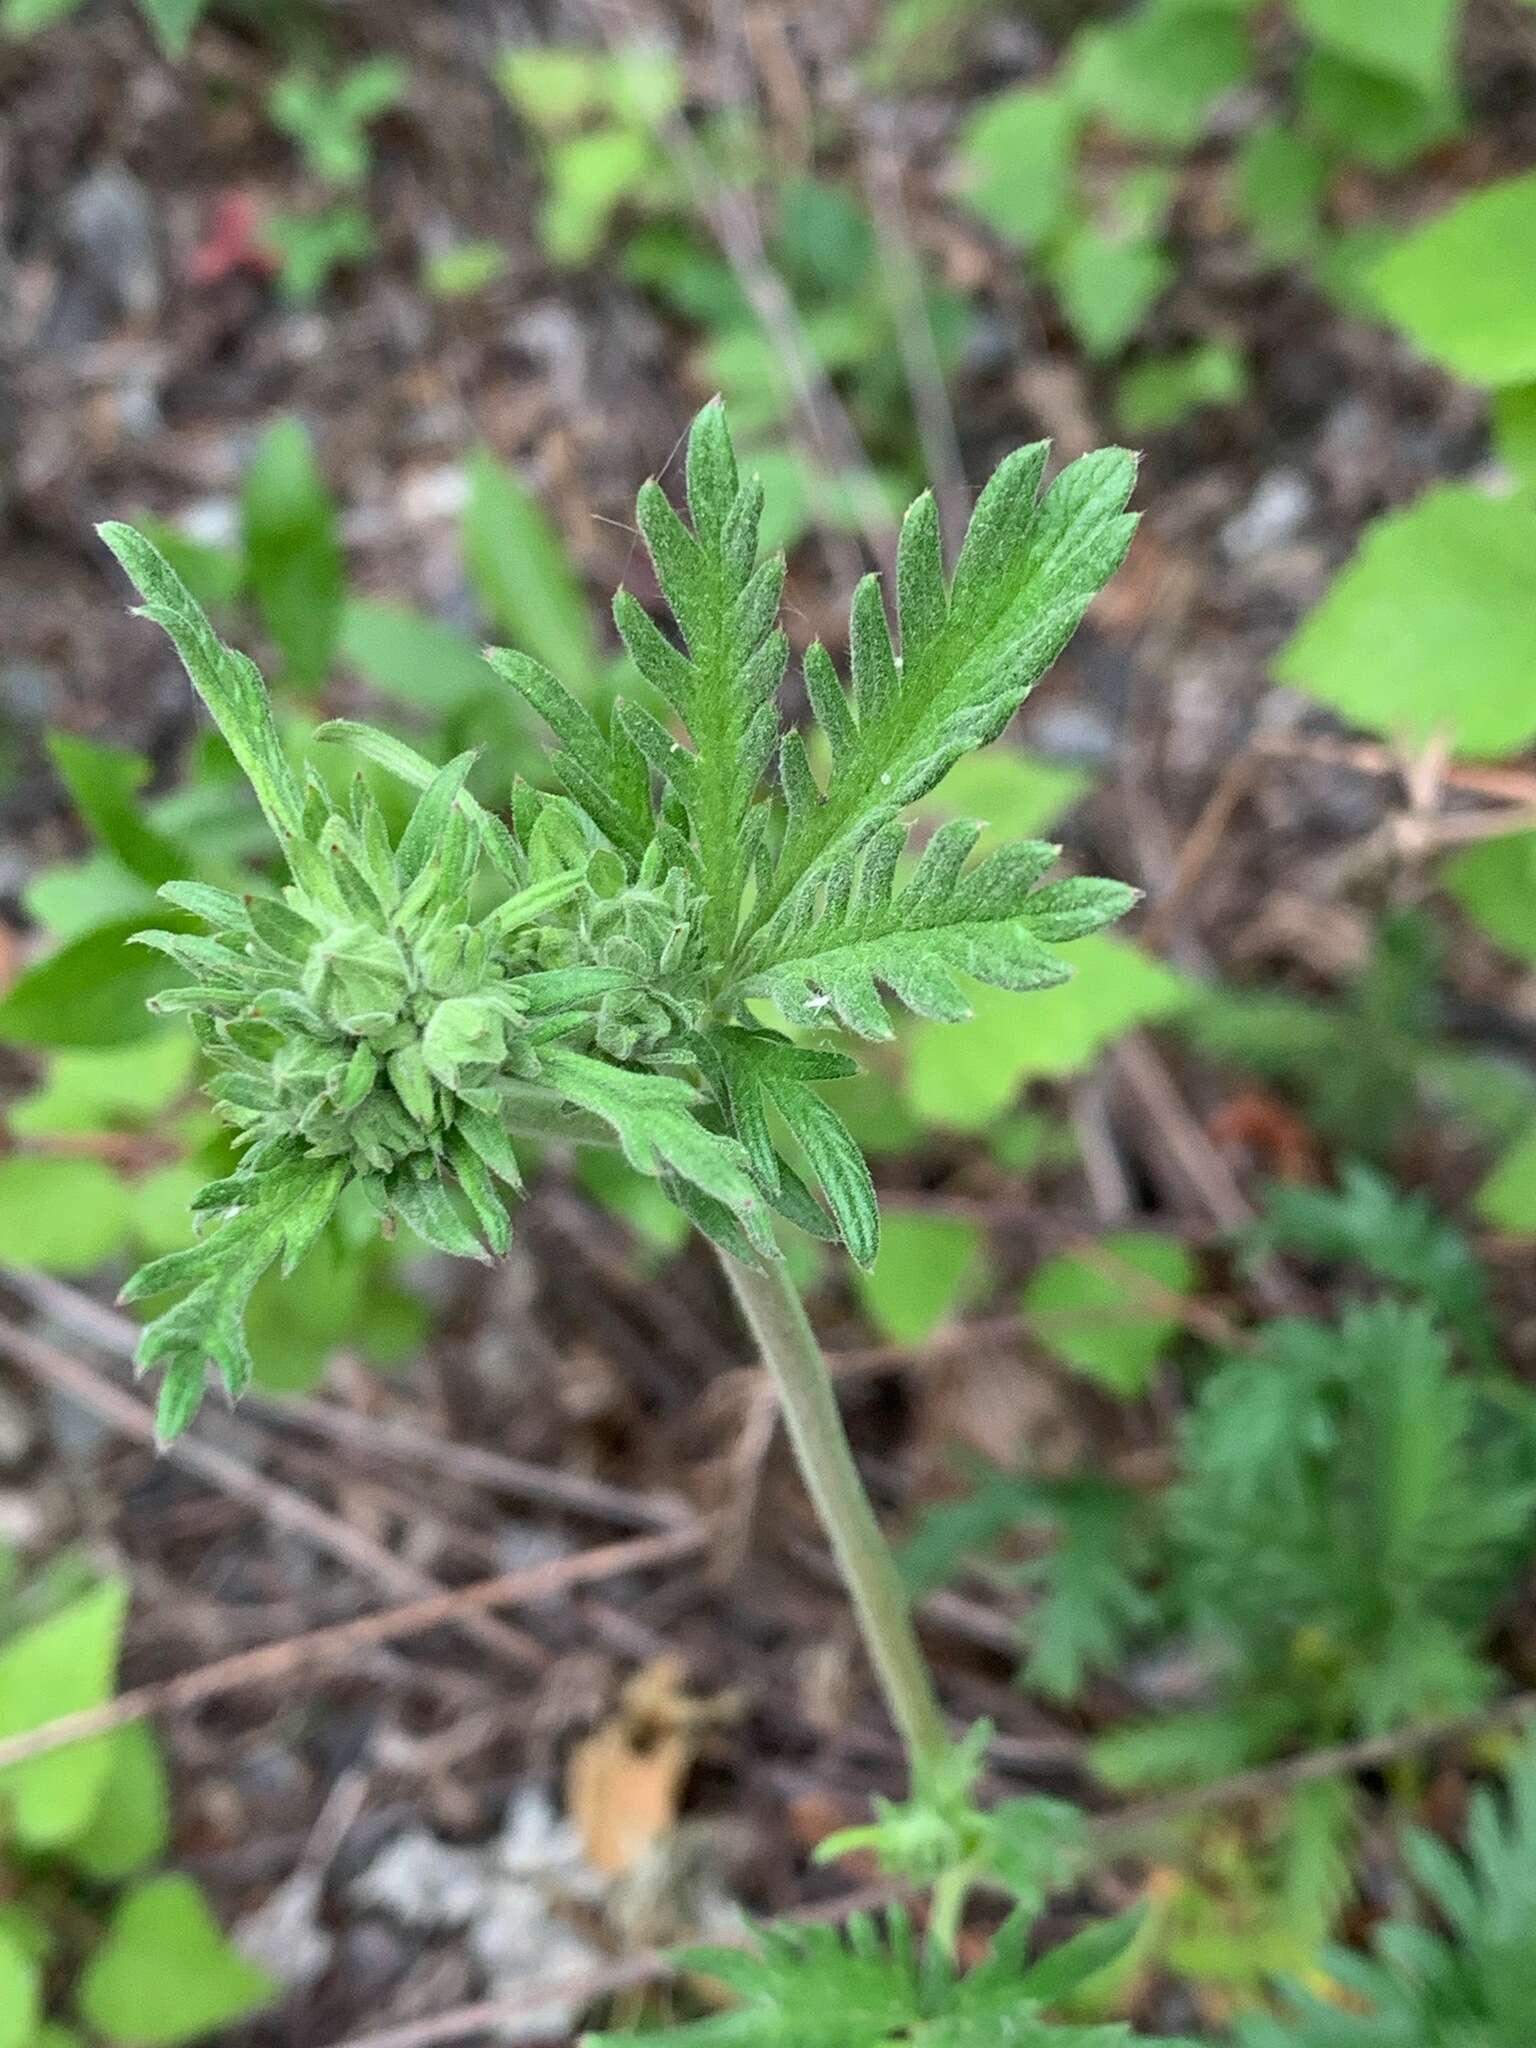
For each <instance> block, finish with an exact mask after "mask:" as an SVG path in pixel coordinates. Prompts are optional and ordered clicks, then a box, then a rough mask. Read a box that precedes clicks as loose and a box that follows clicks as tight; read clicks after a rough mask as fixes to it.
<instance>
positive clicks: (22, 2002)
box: [0, 24, 43, 2048]
mask: <svg viewBox="0 0 1536 2048" xmlns="http://www.w3.org/2000/svg"><path fill="white" fill-rule="evenodd" d="M7 25H8V24H7ZM42 2016H43V1971H42V1965H41V1964H40V1963H39V1961H38V1959H37V1958H36V1957H35V1956H33V1955H30V1954H29V1953H28V1951H27V1950H26V1949H25V1948H24V1947H23V1946H22V1944H21V1942H20V1941H19V1940H18V1939H17V1938H16V1936H15V1935H13V1934H12V1933H11V1932H10V1931H9V1930H8V1929H7V1928H5V1927H4V1926H0V2048H33V2043H34V2040H35V2038H36V2029H37V2026H38V2023H39V2021H40V2020H41V2019H42Z"/></svg>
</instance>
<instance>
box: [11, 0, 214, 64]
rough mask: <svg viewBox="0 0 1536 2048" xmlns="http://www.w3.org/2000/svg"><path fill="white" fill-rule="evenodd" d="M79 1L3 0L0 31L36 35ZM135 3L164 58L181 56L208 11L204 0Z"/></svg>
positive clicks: (73, 9)
mask: <svg viewBox="0 0 1536 2048" xmlns="http://www.w3.org/2000/svg"><path fill="white" fill-rule="evenodd" d="M80 4H81V0H4V4H3V5H0V30H3V31H4V33H5V34H6V35H12V36H30V35H36V34H37V32H38V31H39V30H40V29H45V28H51V27H52V26H53V24H54V23H55V22H56V21H64V20H65V19H67V17H68V16H70V15H71V14H73V13H74V12H75V10H76V9H77V8H78V7H79V6H80ZM137 5H138V10H139V12H140V14H142V15H143V17H144V19H145V20H146V21H147V22H148V24H149V26H150V28H151V29H152V30H153V31H154V35H155V40H156V41H157V42H158V43H159V45H160V48H161V49H162V51H163V52H164V53H165V55H166V56H167V57H182V56H185V54H186V50H187V45H188V44H189V43H190V42H191V40H192V31H193V30H194V29H195V28H196V27H197V24H198V23H199V22H200V21H201V20H202V18H203V16H204V15H205V14H206V13H207V11H208V0H137Z"/></svg>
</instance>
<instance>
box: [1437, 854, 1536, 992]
mask: <svg viewBox="0 0 1536 2048" xmlns="http://www.w3.org/2000/svg"><path fill="white" fill-rule="evenodd" d="M1441 880H1442V881H1443V882H1444V884H1445V886H1446V888H1447V889H1448V890H1449V891H1450V893H1451V894H1452V895H1453V896H1454V897H1455V898H1456V901H1457V902H1458V903H1459V904H1460V905H1461V907H1462V909H1463V910H1464V911H1466V913H1467V915H1468V916H1469V917H1471V918H1473V919H1475V920H1476V922H1477V923H1478V924H1480V925H1481V926H1482V928H1483V930H1484V931H1485V932H1487V933H1488V935H1489V937H1490V938H1492V939H1495V940H1496V941H1497V942H1498V944H1499V945H1501V946H1503V947H1504V948H1505V949H1506V950H1507V951H1508V952H1511V953H1514V954H1516V955H1517V956H1518V957H1519V958H1520V959H1522V960H1531V961H1536V832H1511V833H1509V834H1508V835H1507V836H1506V837H1505V838H1503V839H1487V840H1484V841H1483V843H1482V845H1480V846H1469V847H1468V848H1467V849H1466V850H1465V852H1463V853H1458V854H1457V855H1456V857H1455V859H1454V860H1451V861H1449V862H1447V864H1446V866H1445V869H1444V872H1443V873H1442V876H1441Z"/></svg>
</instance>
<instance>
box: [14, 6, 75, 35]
mask: <svg viewBox="0 0 1536 2048" xmlns="http://www.w3.org/2000/svg"><path fill="white" fill-rule="evenodd" d="M80 5H81V0H3V4H0V29H3V30H4V31H5V33H6V34H7V35H8V36H34V35H36V34H37V32H38V31H39V29H45V28H51V27H52V26H53V24H54V23H55V22H56V21H63V20H65V19H66V18H67V17H68V16H69V15H71V14H73V13H74V11H75V9H76V8H77V7H79V6H80Z"/></svg>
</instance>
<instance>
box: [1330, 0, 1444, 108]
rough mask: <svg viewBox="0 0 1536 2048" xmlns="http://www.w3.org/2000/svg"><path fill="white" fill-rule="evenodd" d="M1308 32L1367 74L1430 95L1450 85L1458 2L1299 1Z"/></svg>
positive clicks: (1409, 0) (1437, 0)
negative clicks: (1380, 74) (1384, 4)
mask: <svg viewBox="0 0 1536 2048" xmlns="http://www.w3.org/2000/svg"><path fill="white" fill-rule="evenodd" d="M1295 4H1296V13H1297V15H1298V17H1299V18H1300V21H1301V24H1302V26H1303V28H1305V29H1308V30H1309V31H1310V32H1311V33H1312V34H1313V35H1314V36H1316V38H1317V39H1318V41H1319V42H1321V43H1326V44H1327V45H1329V46H1330V47H1331V48H1332V49H1335V50H1338V51H1340V52H1341V53H1342V54H1343V55H1344V56H1345V57H1347V58H1349V59H1350V61H1351V62H1352V63H1355V64H1358V65H1359V66H1360V67H1361V68H1362V69H1363V70H1366V71H1379V72H1385V73H1386V75H1387V76H1388V77H1389V78H1397V79H1401V80H1402V82H1403V83H1404V84H1405V85H1410V86H1413V87H1415V88H1416V89H1417V90H1418V91H1420V92H1422V93H1424V94H1426V95H1429V94H1434V93H1441V92H1444V91H1445V90H1446V89H1447V88H1448V87H1449V85H1450V83H1451V56H1452V51H1451V39H1452V34H1453V31H1454V29H1455V26H1456V18H1457V9H1456V0H1395V4H1394V5H1393V6H1392V7H1391V8H1390V9H1389V10H1384V9H1383V8H1382V7H1381V6H1380V5H1379V4H1378V0H1295Z"/></svg>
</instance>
